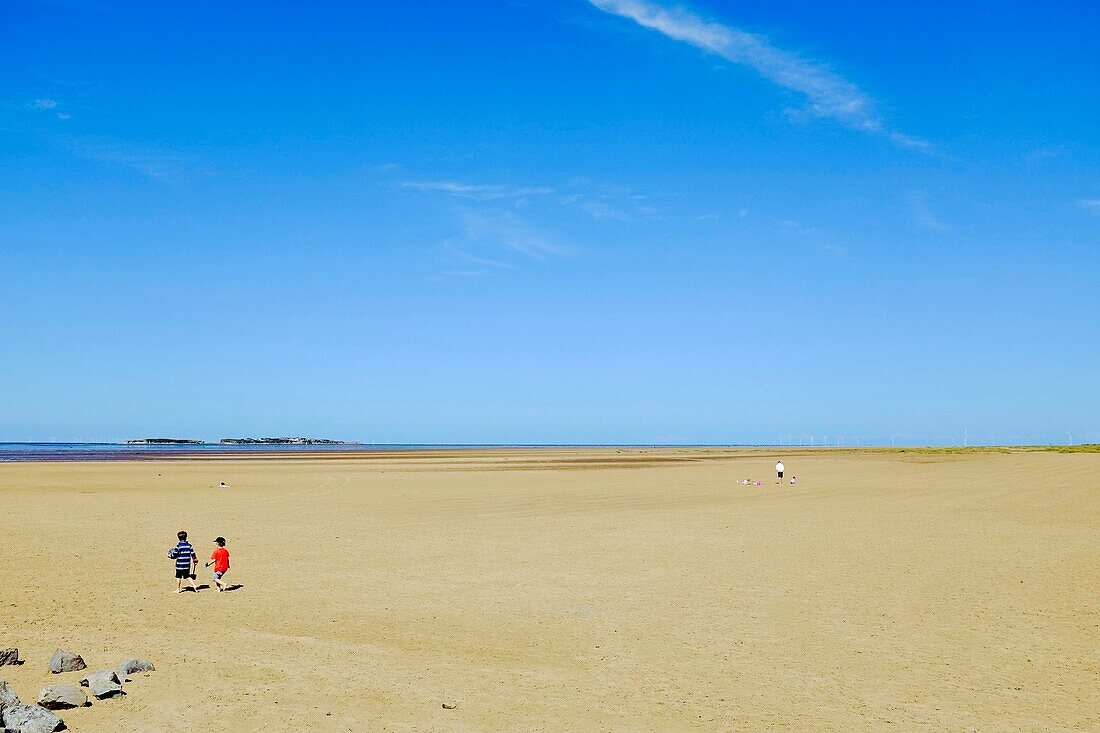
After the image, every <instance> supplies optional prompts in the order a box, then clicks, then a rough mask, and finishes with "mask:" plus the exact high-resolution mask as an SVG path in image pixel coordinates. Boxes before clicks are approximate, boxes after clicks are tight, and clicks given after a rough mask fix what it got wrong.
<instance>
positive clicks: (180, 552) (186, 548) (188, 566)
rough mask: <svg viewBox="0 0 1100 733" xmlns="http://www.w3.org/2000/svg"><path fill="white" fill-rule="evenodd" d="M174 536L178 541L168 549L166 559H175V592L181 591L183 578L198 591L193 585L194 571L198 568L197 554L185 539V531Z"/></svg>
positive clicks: (192, 588)
mask: <svg viewBox="0 0 1100 733" xmlns="http://www.w3.org/2000/svg"><path fill="white" fill-rule="evenodd" d="M176 537H178V538H179V542H178V543H177V544H176V546H175V547H173V548H172V549H171V550H169V551H168V559H169V560H175V561H176V593H182V592H183V579H184V578H187V581H188V582H189V583H190V584H191V590H193V591H195V592H196V593H198V592H199V587H198V586H197V585H195V571H196V570H198V568H199V556H198V555H196V554H195V548H194V547H192V546H191V543H190V542H188V541H187V533H186V532H178V533H177V534H176Z"/></svg>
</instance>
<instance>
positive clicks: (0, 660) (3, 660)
mask: <svg viewBox="0 0 1100 733" xmlns="http://www.w3.org/2000/svg"><path fill="white" fill-rule="evenodd" d="M5 664H19V650H18V649H0V667H3V666H4V665H5Z"/></svg>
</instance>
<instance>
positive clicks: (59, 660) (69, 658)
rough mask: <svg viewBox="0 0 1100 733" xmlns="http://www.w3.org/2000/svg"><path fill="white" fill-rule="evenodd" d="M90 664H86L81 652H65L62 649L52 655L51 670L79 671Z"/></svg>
mask: <svg viewBox="0 0 1100 733" xmlns="http://www.w3.org/2000/svg"><path fill="white" fill-rule="evenodd" d="M87 667H88V665H86V664H84V659H83V658H81V656H80V655H79V654H73V653H72V652H65V651H62V650H60V649H58V650H57V651H55V652H54V653H53V656H52V657H50V671H51V672H53V673H54V674H61V673H62V672H79V671H80V670H82V669H86V668H87Z"/></svg>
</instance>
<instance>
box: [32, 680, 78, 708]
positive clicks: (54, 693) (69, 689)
mask: <svg viewBox="0 0 1100 733" xmlns="http://www.w3.org/2000/svg"><path fill="white" fill-rule="evenodd" d="M38 704H39V705H41V706H42V707H44V708H46V709H47V710H68V709H69V708H82V707H84V706H85V705H88V704H89V703H88V695H87V693H85V692H84V690H82V689H80V688H79V687H77V686H76V685H50V686H49V687H44V688H43V689H42V692H40V693H38Z"/></svg>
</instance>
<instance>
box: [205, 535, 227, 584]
mask: <svg viewBox="0 0 1100 733" xmlns="http://www.w3.org/2000/svg"><path fill="white" fill-rule="evenodd" d="M211 565H213V566H214V585H216V586H218V592H219V593H221V592H222V591H224V590H225V588H226V583H225V581H224V580H222V577H223V576H224V575H225V574H226V573H227V572H229V550H227V549H225V538H224V537H218V538H217V539H215V540H214V551H213V552H212V553H210V562H208V563H206V567H210V566H211Z"/></svg>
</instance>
